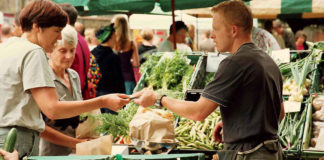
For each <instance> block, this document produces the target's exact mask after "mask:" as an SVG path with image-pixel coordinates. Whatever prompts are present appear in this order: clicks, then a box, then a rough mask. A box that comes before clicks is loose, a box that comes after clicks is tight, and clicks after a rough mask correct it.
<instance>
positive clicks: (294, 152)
mask: <svg viewBox="0 0 324 160" xmlns="http://www.w3.org/2000/svg"><path fill="white" fill-rule="evenodd" d="M308 107H309V106H308V105H307V103H306V102H303V103H301V110H300V111H299V112H297V113H286V114H285V118H284V119H283V120H282V121H281V122H280V125H279V140H280V142H281V144H282V146H283V154H284V157H285V158H286V159H294V158H297V157H300V155H301V148H302V139H303V135H304V128H305V119H306V118H307V109H308ZM296 116H297V117H296ZM292 117H294V118H292ZM289 118H291V119H290V120H293V121H294V120H298V121H296V123H287V122H289ZM291 122H292V121H291ZM287 124H290V125H287ZM295 126H296V127H297V126H299V127H298V128H295ZM283 130H288V132H289V131H292V132H291V133H292V134H290V136H288V139H291V136H292V135H294V133H296V134H295V136H296V137H295V138H294V141H293V142H292V144H291V145H288V146H290V147H287V144H286V143H287V139H285V138H286V137H285V134H284V132H285V131H283ZM296 131H297V132H296ZM286 147H287V148H286Z"/></svg>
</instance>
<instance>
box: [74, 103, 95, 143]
mask: <svg viewBox="0 0 324 160" xmlns="http://www.w3.org/2000/svg"><path fill="white" fill-rule="evenodd" d="M87 113H88V114H91V115H93V116H96V115H99V114H101V111H100V109H96V110H93V111H91V112H87ZM87 113H85V114H87ZM100 124H101V122H100V121H98V120H96V119H94V118H93V117H88V118H87V120H85V121H84V122H82V123H80V124H79V126H78V127H77V128H76V130H75V137H76V138H79V139H84V138H89V139H95V138H98V137H99V136H100V133H98V132H96V128H97V127H98V126H99V125H100Z"/></svg>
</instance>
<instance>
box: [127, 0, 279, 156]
mask: <svg viewBox="0 0 324 160" xmlns="http://www.w3.org/2000/svg"><path fill="white" fill-rule="evenodd" d="M212 14H213V34H212V38H213V39H214V41H215V43H216V47H217V50H218V51H219V52H230V53H232V55H231V56H228V57H227V58H225V59H224V60H223V61H222V62H221V63H220V65H219V68H218V70H217V72H216V74H215V76H214V79H213V80H212V81H211V82H210V83H209V84H208V85H207V86H206V87H205V89H204V91H203V92H202V95H201V97H200V99H199V100H198V101H196V102H193V101H183V100H177V99H173V98H170V97H167V96H166V95H159V94H157V93H155V92H154V91H151V90H143V91H141V92H138V93H135V94H133V96H135V97H138V99H135V100H134V102H135V103H137V104H140V105H141V106H143V107H149V106H152V105H154V104H155V105H156V106H159V107H161V106H164V107H166V108H167V109H169V110H171V111H173V112H175V113H176V114H178V115H180V116H183V117H186V118H189V119H192V120H196V121H203V120H204V119H205V118H206V117H208V115H210V114H211V113H212V112H213V111H214V110H215V109H216V108H217V107H220V111H221V116H222V122H220V123H218V124H217V125H216V128H215V132H214V138H215V140H216V141H218V142H222V141H224V150H222V151H217V153H218V155H219V159H220V160H243V159H244V160H252V159H258V160H278V159H279V160H282V153H281V146H280V143H279V141H278V124H279V120H280V119H281V118H283V116H284V111H283V99H282V76H281V73H280V70H279V68H278V66H277V65H276V63H275V62H274V61H273V60H272V58H271V57H270V56H269V55H268V54H267V53H266V52H264V51H263V50H262V49H260V48H258V47H257V46H256V45H255V44H253V43H252V40H251V31H252V24H253V19H252V13H251V11H250V9H249V8H248V7H247V6H246V4H245V3H244V2H243V1H225V2H221V3H219V4H218V5H216V6H214V7H213V8H212ZM222 133H224V134H222ZM222 136H223V138H222Z"/></svg>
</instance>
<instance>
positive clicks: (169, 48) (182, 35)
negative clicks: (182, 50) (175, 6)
mask: <svg viewBox="0 0 324 160" xmlns="http://www.w3.org/2000/svg"><path fill="white" fill-rule="evenodd" d="M169 32H170V35H169V36H168V37H167V38H165V39H164V40H163V42H161V44H160V45H159V47H158V52H174V46H173V42H174V41H176V43H179V44H180V43H184V42H185V40H186V35H187V32H188V27H187V26H186V24H185V23H184V22H182V21H176V22H175V31H173V27H172V24H171V25H170V30H169ZM174 34H175V35H176V39H174V36H173V35H174ZM177 47H178V45H177Z"/></svg>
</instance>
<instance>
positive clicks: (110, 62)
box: [92, 23, 125, 113]
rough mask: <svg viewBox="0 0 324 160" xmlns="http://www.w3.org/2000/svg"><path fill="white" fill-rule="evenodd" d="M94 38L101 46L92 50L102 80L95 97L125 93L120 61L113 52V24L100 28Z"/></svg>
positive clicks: (114, 36) (114, 32)
mask: <svg viewBox="0 0 324 160" xmlns="http://www.w3.org/2000/svg"><path fill="white" fill-rule="evenodd" d="M96 37H97V39H98V40H99V42H100V43H101V44H99V45H98V46H97V47H96V48H94V49H93V50H92V54H93V55H94V56H95V57H96V61H97V63H98V64H99V68H100V71H101V73H102V78H101V79H100V81H99V83H98V86H97V96H102V95H106V94H111V93H125V84H124V78H123V74H122V68H121V64H120V59H119V57H118V55H117V53H115V52H114V51H113V48H114V46H115V45H116V31H115V28H114V24H113V23H112V24H110V25H109V26H104V27H101V28H100V29H99V30H98V31H97V32H96ZM101 112H103V113H106V112H111V111H110V110H108V109H105V108H103V109H101Z"/></svg>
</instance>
